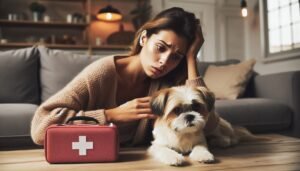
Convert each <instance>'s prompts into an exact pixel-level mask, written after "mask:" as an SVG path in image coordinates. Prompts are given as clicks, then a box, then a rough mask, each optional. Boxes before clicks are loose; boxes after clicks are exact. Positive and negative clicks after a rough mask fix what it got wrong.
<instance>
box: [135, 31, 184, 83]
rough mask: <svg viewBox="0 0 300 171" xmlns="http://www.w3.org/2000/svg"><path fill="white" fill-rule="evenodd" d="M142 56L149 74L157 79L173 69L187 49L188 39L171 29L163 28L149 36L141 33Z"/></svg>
mask: <svg viewBox="0 0 300 171" xmlns="http://www.w3.org/2000/svg"><path fill="white" fill-rule="evenodd" d="M141 38H142V39H141V40H142V42H141V44H142V49H141V52H140V58H141V63H142V67H143V69H144V71H145V73H146V75H147V76H149V77H151V78H153V79H156V78H160V77H162V76H164V75H166V74H167V73H169V72H170V71H172V70H173V69H174V68H176V66H177V65H178V64H179V63H180V61H181V60H183V58H185V54H186V51H187V41H186V39H184V38H183V37H180V36H178V35H177V34H176V33H175V32H173V31H171V30H161V31H159V32H158V33H157V34H152V35H151V36H150V37H147V36H146V34H145V32H143V33H142V35H141Z"/></svg>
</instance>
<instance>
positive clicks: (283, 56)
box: [259, 0, 300, 62]
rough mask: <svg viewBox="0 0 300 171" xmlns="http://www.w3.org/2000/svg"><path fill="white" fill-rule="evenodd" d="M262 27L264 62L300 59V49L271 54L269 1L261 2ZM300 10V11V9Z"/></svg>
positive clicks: (263, 0)
mask: <svg viewBox="0 0 300 171" xmlns="http://www.w3.org/2000/svg"><path fill="white" fill-rule="evenodd" d="M259 5H260V7H261V8H260V14H261V15H260V21H261V22H260V26H261V49H262V54H261V55H262V57H263V61H265V62H268V61H278V60H288V59H294V58H300V47H298V48H295V49H291V50H286V51H280V52H275V53H270V51H269V31H268V8H267V0H260V4H259ZM299 8H300V4H299ZM299 10H300V9H299Z"/></svg>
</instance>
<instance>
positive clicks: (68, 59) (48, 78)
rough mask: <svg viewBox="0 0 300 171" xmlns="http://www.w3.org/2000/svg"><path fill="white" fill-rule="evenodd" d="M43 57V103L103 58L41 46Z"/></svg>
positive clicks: (39, 48) (41, 71)
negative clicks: (90, 65)
mask: <svg viewBox="0 0 300 171" xmlns="http://www.w3.org/2000/svg"><path fill="white" fill-rule="evenodd" d="M38 50H39V52H40V56H41V60H40V61H41V68H40V74H41V75H40V77H41V78H40V79H41V90H42V91H41V94H42V102H44V101H45V100H47V99H48V98H49V97H50V96H52V95H53V94H55V93H56V92H58V91H59V90H60V89H62V88H63V87H64V86H65V85H66V84H68V83H69V82H70V81H71V80H72V79H73V78H74V77H75V76H76V75H77V74H78V73H79V72H80V71H81V70H83V68H85V67H86V66H87V65H89V64H90V63H92V62H94V61H95V60H97V59H99V58H100V57H101V56H88V55H84V54H75V53H72V52H71V51H66V50H57V49H49V48H47V47H44V46H39V47H38Z"/></svg>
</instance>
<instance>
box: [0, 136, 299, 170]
mask: <svg viewBox="0 0 300 171" xmlns="http://www.w3.org/2000/svg"><path fill="white" fill-rule="evenodd" d="M268 136H270V137H272V140H271V141H268V142H251V143H243V144H240V145H238V146H236V147H232V148H228V149H213V150H211V151H212V152H213V154H214V155H215V157H216V159H217V162H216V163H214V164H203V163H196V162H193V163H190V164H188V165H186V166H182V167H172V166H166V165H163V164H161V163H159V162H156V161H155V160H154V159H152V158H150V157H148V156H147V155H146V149H145V148H133V149H122V151H121V152H120V160H119V161H118V162H117V163H97V164H48V163H47V162H46V161H45V158H44V152H43V150H42V149H35V150H15V151H0V170H1V171H22V170H28V171H34V170H39V171H43V170H45V171H55V170H64V171H69V170H70V171H77V170H84V171H96V170H105V171H110V170H117V171H119V170H120V171H127V170H172V171H173V170H201V171H206V170H214V171H216V170H226V171H229V170H230V171H243V170H247V171H248V170H251V171H261V170H262V171H287V170H295V171H296V170H297V171H299V170H300V139H296V138H290V137H284V136H279V135H268Z"/></svg>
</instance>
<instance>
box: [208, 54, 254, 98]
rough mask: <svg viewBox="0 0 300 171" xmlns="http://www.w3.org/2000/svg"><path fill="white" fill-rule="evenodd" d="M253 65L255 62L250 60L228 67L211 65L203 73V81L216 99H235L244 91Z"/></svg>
mask: <svg viewBox="0 0 300 171" xmlns="http://www.w3.org/2000/svg"><path fill="white" fill-rule="evenodd" d="M254 64H255V60H254V59H251V60H247V61H244V62H241V63H239V64H232V65H228V66H214V65H211V66H209V67H208V68H207V71H206V72H205V75H204V81H205V83H206V85H207V87H208V88H209V89H210V90H211V91H212V92H214V93H215V96H216V99H229V100H234V99H237V98H238V97H240V96H241V95H242V94H243V93H244V91H245V88H246V85H247V83H248V81H249V79H250V77H251V75H252V73H253V66H254Z"/></svg>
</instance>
